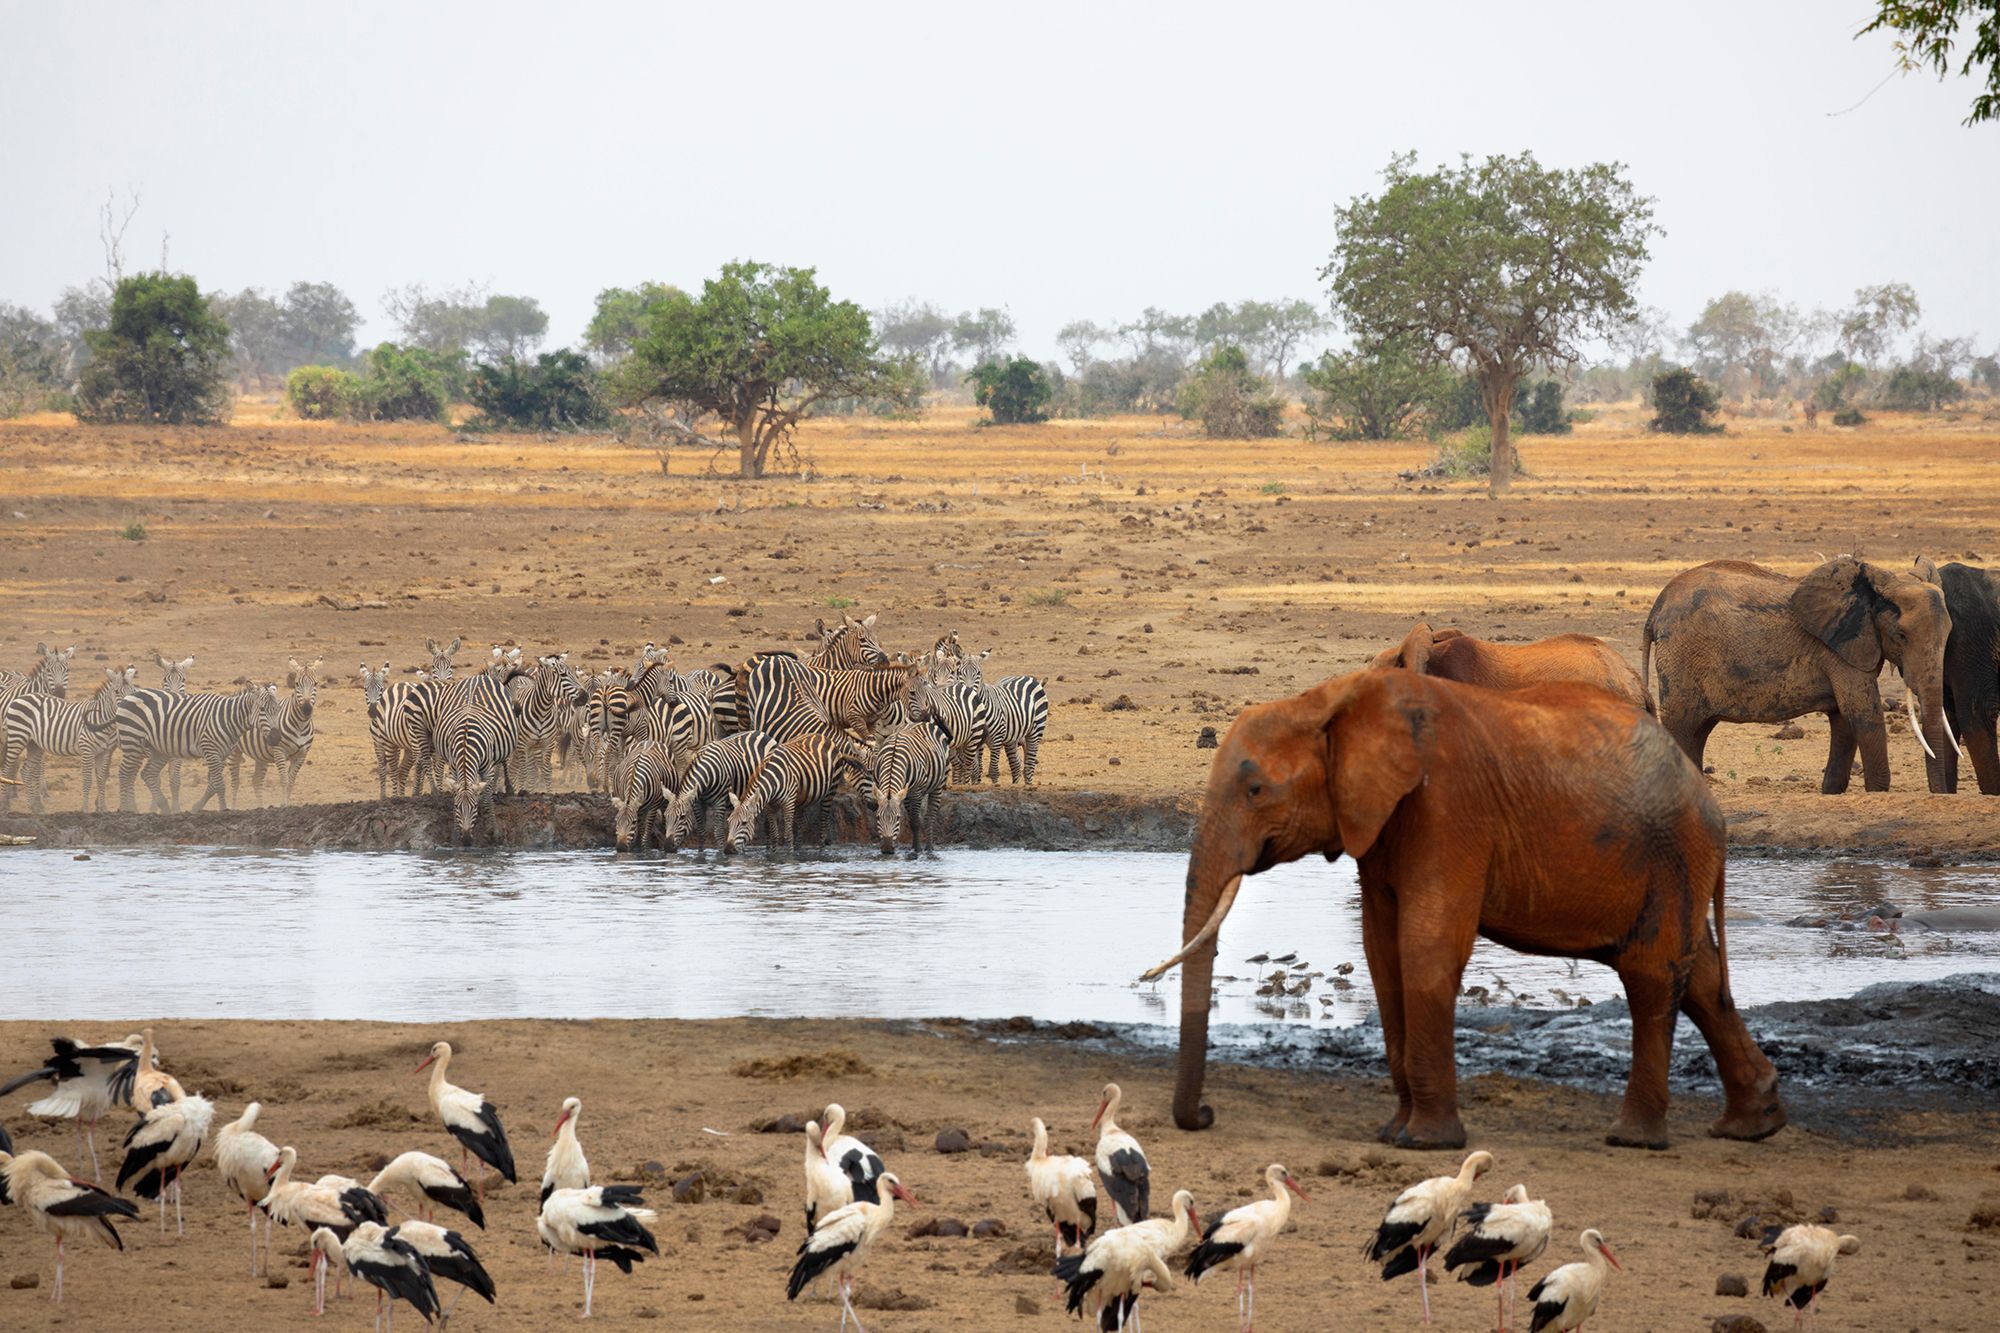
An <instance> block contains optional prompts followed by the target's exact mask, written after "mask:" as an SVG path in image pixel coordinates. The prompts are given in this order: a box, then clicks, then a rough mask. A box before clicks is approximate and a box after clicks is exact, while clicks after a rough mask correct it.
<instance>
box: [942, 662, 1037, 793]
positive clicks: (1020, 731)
mask: <svg viewBox="0 0 2000 1333" xmlns="http://www.w3.org/2000/svg"><path fill="white" fill-rule="evenodd" d="M992 655H993V650H992V649H991V648H988V649H986V650H985V651H984V652H980V653H972V654H968V655H966V656H964V657H962V658H960V659H959V661H958V667H957V675H958V678H959V679H960V680H962V681H964V682H965V683H966V684H967V685H971V686H973V687H974V688H975V689H978V690H979V691H980V692H981V694H982V695H984V696H985V699H986V715H987V721H986V735H985V738H984V742H983V743H984V745H985V747H986V751H987V760H986V762H987V770H986V780H987V781H988V782H993V783H997V782H999V781H1000V754H1001V752H1002V751H1005V752H1006V755H1007V777H1008V779H1009V780H1010V781H1013V782H1018V783H1020V784H1021V785H1022V786H1024V787H1032V786H1034V785H1035V765H1036V762H1037V758H1038V756H1039V755H1040V753H1041V749H1042V736H1043V734H1044V733H1046V732H1047V731H1048V727H1049V692H1048V690H1047V689H1046V688H1045V687H1044V686H1043V685H1042V682H1041V681H1039V680H1037V679H1035V677H1033V676H1004V677H1002V678H1001V679H999V680H996V681H994V682H993V683H992V684H991V685H988V684H986V683H985V681H984V680H982V679H981V678H980V671H979V664H980V663H981V662H983V661H985V660H986V659H987V658H988V657H991V656H992ZM978 767H979V765H978V760H977V757H976V756H975V758H974V762H973V769H974V777H975V780H976V779H977V774H978Z"/></svg>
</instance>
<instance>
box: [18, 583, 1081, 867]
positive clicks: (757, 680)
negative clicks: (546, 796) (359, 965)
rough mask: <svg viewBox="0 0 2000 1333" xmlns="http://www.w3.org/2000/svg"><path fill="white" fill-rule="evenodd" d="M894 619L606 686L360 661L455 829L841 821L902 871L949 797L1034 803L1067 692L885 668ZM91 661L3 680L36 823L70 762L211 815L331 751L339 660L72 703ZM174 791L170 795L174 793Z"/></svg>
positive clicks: (955, 650) (383, 722)
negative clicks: (393, 674) (864, 828)
mask: <svg viewBox="0 0 2000 1333" xmlns="http://www.w3.org/2000/svg"><path fill="white" fill-rule="evenodd" d="M875 619H876V618H875V617H874V616H873V615H870V616H868V617H866V618H864V619H859V620H857V619H855V618H854V617H852V616H849V615H846V614H845V613H843V614H842V615H841V618H840V620H839V621H838V623H834V624H828V623H827V622H826V621H824V620H816V621H815V622H814V626H813V629H812V631H811V633H810V635H809V638H811V639H812V640H813V641H814V642H815V643H816V644H817V647H815V648H814V649H813V650H812V651H809V652H804V653H799V652H794V651H791V650H789V649H771V650H766V651H762V652H758V653H754V654H752V655H751V656H750V657H749V658H747V659H746V660H744V661H743V662H741V663H738V664H735V665H733V666H732V665H730V664H728V663H717V664H716V665H714V666H708V667H699V668H696V669H694V670H690V671H685V672H683V671H679V670H677V669H676V668H675V666H674V664H673V661H672V659H671V657H670V655H669V653H668V651H667V649H665V648H662V647H658V646H656V645H654V644H650V643H649V644H647V645H646V646H645V647H644V648H643V649H642V650H641V652H640V654H639V658H638V660H637V661H636V662H634V663H633V664H632V665H631V666H630V667H611V668H607V669H605V670H602V671H596V672H587V671H584V670H581V669H579V668H578V667H577V666H576V665H574V664H572V663H571V662H570V660H569V654H568V653H551V654H546V655H543V656H540V657H537V658H533V659H532V660H530V659H526V658H524V657H523V655H522V651H521V649H520V648H519V647H506V646H501V645H497V644H496V645H494V646H493V648H492V650H491V655H490V657H489V658H488V660H487V662H486V663H485V664H484V665H483V666H482V667H481V668H480V669H478V670H476V671H472V672H469V673H462V672H461V671H460V669H459V668H458V667H457V665H456V663H455V660H454V659H455V658H456V655H457V653H458V650H459V644H460V641H459V640H458V639H456V638H454V639H451V640H449V641H448V642H444V643H440V642H439V641H438V640H436V639H430V640H427V641H426V648H427V649H428V652H429V656H430V660H429V665H428V666H427V667H422V668H413V669H412V670H411V672H410V673H409V674H411V675H412V676H413V677H414V679H411V680H407V681H391V679H390V670H391V667H390V664H389V663H387V662H384V663H383V664H382V665H381V666H380V667H378V668H370V667H369V666H368V664H367V663H365V662H364V663H362V664H361V669H360V674H359V677H358V679H359V683H360V685H361V688H362V692H363V697H364V699H365V701H366V704H367V709H368V732H369V739H370V741H371V743H372V745H373V748H374V752H375V776H376V786H377V791H378V794H379V795H380V796H382V797H387V796H388V795H389V794H390V793H391V791H393V792H394V794H395V795H397V796H402V795H403V794H404V792H405V790H408V791H409V792H410V793H411V794H421V793H422V792H423V790H424V787H425V784H426V783H427V782H428V784H429V786H430V788H431V790H432V791H434V792H438V793H449V794H450V797H451V804H452V810H453V819H454V834H455V836H456V838H457V839H458V840H459V841H462V842H470V841H472V840H473V839H474V838H475V837H476V836H477V835H478V834H479V833H480V832H481V831H482V829H483V830H484V831H485V832H486V833H487V834H488V835H489V836H497V832H498V829H497V822H496V821H497V814H496V810H495V806H494V797H495V795H496V793H502V792H504V793H508V794H512V793H514V792H516V791H540V792H548V791H553V790H555V784H556V780H557V778H558V777H559V776H562V775H565V774H568V773H569V771H570V770H571V769H577V770H580V784H581V785H583V786H585V787H586V788H587V789H588V790H590V791H597V792H603V793H605V794H607V795H608V796H609V797H610V799H611V801H612V805H613V808H614V811H615V813H616V840H617V845H618V848H619V849H620V850H621V851H625V850H634V849H643V848H646V847H650V846H658V847H660V848H661V849H662V850H665V851H673V850H676V849H677V848H678V846H679V845H680V844H681V843H683V842H686V841H688V840H689V839H690V838H692V839H693V840H694V842H695V844H696V845H697V846H698V847H703V848H705V847H706V846H707V842H708V837H709V831H710V824H711V822H712V821H719V822H722V823H723V828H722V830H721V836H722V848H723V850H724V851H726V852H740V851H743V850H745V849H746V848H747V847H748V846H749V844H750V842H751V840H752V839H753V838H754V837H755V836H756V835H757V833H758V832H759V830H762V832H763V833H764V835H765V837H766V839H767V841H768V842H769V843H770V844H771V845H773V846H774V847H775V846H776V845H777V844H779V843H781V842H782V843H789V844H790V845H791V846H792V847H793V848H794V849H796V848H797V847H798V846H799V844H800V840H801V838H802V836H803V834H804V833H805V832H806V831H807V829H808V826H810V825H812V824H813V823H814V821H817V829H818V835H819V840H820V842H821V843H822V844H824V843H825V842H826V841H827V839H828V837H829V836H830V833H831V831H832V817H833V815H834V814H835V813H836V812H837V811H845V812H846V813H847V814H848V816H849V819H848V823H849V825H850V828H851V827H854V826H857V825H860V824H863V823H867V824H872V830H871V832H872V836H873V838H874V840H875V841H877V842H879V843H880V845H881V848H882V851H883V852H884V854H888V853H890V852H892V851H893V850H894V849H895V846H896V844H897V842H898V840H899V839H901V838H903V837H905V836H907V838H908V841H909V844H910V850H911V851H912V853H915V852H917V851H919V850H924V849H928V848H929V846H930V838H931V836H932V828H933V826H934V822H935V819H936V815H937V811H938V804H939V800H940V798H941V797H942V795H943V792H944V790H945V789H946V787H947V786H966V785H970V784H973V783H976V782H977V781H978V780H979V778H980V772H981V769H982V768H983V769H984V770H985V775H986V780H987V781H989V782H998V781H999V780H1000V761H1001V758H1002V756H1005V758H1006V761H1007V768H1008V775H1009V778H1010V779H1011V780H1012V781H1014V782H1017V783H1023V784H1025V785H1028V786H1033V785H1034V781H1035V772H1036V769H1037V767H1038V765H1039V763H1040V755H1041V746H1042V738H1043V735H1044V734H1045V733H1046V731H1047V729H1048V720H1049V699H1048V691H1047V690H1046V689H1045V688H1044V686H1043V684H1042V682H1041V681H1040V680H1038V679H1036V678H1035V677H1033V676H1004V677H1000V678H999V679H996V680H992V681H988V680H986V679H985V675H984V667H985V663H986V662H987V660H988V659H989V658H990V657H991V656H992V650H991V649H987V650H984V651H982V652H972V651H969V650H968V649H966V648H965V647H964V646H963V645H961V644H960V642H959V638H958V635H957V633H956V632H955V631H954V632H950V633H946V634H944V635H941V636H939V638H938V639H937V641H936V642H935V643H934V644H933V645H932V646H931V648H930V650H929V651H927V652H924V653H922V654H921V655H918V656H914V657H913V656H910V655H907V654H901V653H899V654H896V655H894V656H891V655H890V654H889V653H887V652H885V651H883V648H882V645H881V644H880V643H879V642H878V641H877V639H876V637H875V633H874V629H875ZM75 652H76V649H75V647H74V646H73V645H72V646H70V647H67V648H61V649H58V648H53V647H51V646H49V645H47V644H37V645H36V656H35V659H34V660H33V661H32V662H31V663H29V664H28V667H27V670H25V671H22V672H0V809H4V808H6V806H7V805H8V804H9V803H11V801H12V799H13V792H14V788H15V787H25V788H26V789H27V792H28V797H29V800H30V802H31V803H32V805H33V808H34V809H35V811H36V812H37V813H40V812H41V810H42V808H43V805H44V801H45V799H46V780H45V767H46V763H47V760H48V759H49V758H50V757H52V756H53V757H57V758H72V759H75V760H77V761H78V763H79V765H80V767H81V771H82V787H83V805H84V808H85V809H88V808H89V806H90V800H91V786H92V782H93V780H95V783H96V788H97V808H98V810H99V811H103V810H104V809H106V808H107V806H108V803H109V791H110V786H111V779H112V771H113V756H114V755H116V756H117V759H118V762H117V764H116V770H117V780H118V793H119V795H118V808H119V809H120V810H123V811H133V810H136V809H137V804H136V795H135V793H136V788H137V783H138V781H139V780H140V779H143V780H144V781H145V783H146V786H147V788H148V789H149V790H150V791H151V793H152V797H153V805H152V808H153V810H154V811H155V812H169V813H171V812H174V811H177V810H178V809H179V808H180V766H181V764H182V763H183V762H184V761H186V762H200V763H202V764H204V765H205V766H206V769H207V774H208V780H207V784H206V787H205V789H204V790H203V792H202V795H201V796H200V798H199V799H197V800H196V801H195V803H194V809H196V810H201V809H203V808H205V807H206V806H207V805H208V803H209V802H210V801H211V800H213V801H215V802H216V803H217V804H218V806H219V807H220V808H223V809H227V808H228V805H229V802H230V800H231V799H232V790H231V789H232V788H233V789H234V791H233V799H235V800H236V801H237V802H238V803H240V802H241V800H242V767H243V764H244V762H245V761H246V760H248V761H249V762H250V763H251V765H252V771H251V784H252V789H253V791H254V793H255V794H256V797H257V798H258V799H260V800H261V799H262V795H263V787H264V778H265V774H266V771H267V770H271V769H275V771H276V772H277V774H278V776H279V778H280V799H281V800H282V801H284V802H287V803H289V802H290V800H291V797H292V792H293V787H294V784H295V783H296V782H297V779H298V776H299V772H300V770H301V769H302V768H303V767H304V765H305V762H306V760H307V758H308V757H309V756H310V755H311V752H312V746H313V740H314V735H315V727H316V722H315V712H316V708H317V702H318V692H319V684H320V669H321V667H322V662H321V661H320V660H319V659H315V660H313V661H311V662H310V663H305V664H301V663H300V662H299V660H298V659H297V658H292V659H290V661H289V664H288V670H287V672H286V674H285V677H284V687H283V690H282V691H281V690H280V688H279V686H278V684H277V683H276V682H267V683H252V684H249V685H246V686H244V687H243V688H241V689H239V690H236V691H234V692H227V691H224V692H204V691H191V690H189V689H188V688H187V677H188V671H189V669H190V668H191V667H192V666H193V665H194V660H195V659H194V658H193V656H189V657H186V658H181V659H172V658H169V657H167V656H165V655H164V654H161V653H158V652H155V653H154V658H155V660H156V661H157V663H158V665H159V668H160V671H161V679H160V684H159V685H158V686H157V687H151V688H142V687H140V686H139V685H138V683H137V680H138V668H137V667H136V666H131V665H127V666H123V667H107V668H106V669H105V671H104V679H103V680H102V681H101V682H100V683H99V684H98V686H97V688H96V691H95V693H94V694H93V696H92V697H91V699H90V700H89V701H88V702H86V703H75V702H71V701H70V700H69V699H68V697H67V695H68V687H69V669H70V660H71V658H72V657H73V656H74V655H75ZM163 779H166V780H167V781H170V783H171V788H172V791H171V794H169V792H168V790H167V788H166V786H165V785H163Z"/></svg>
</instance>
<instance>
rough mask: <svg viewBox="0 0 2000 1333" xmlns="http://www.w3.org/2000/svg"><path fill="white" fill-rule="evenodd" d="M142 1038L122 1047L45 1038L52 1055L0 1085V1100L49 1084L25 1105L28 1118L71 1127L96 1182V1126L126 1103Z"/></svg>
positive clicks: (127, 1041) (122, 1043)
mask: <svg viewBox="0 0 2000 1333" xmlns="http://www.w3.org/2000/svg"><path fill="white" fill-rule="evenodd" d="M143 1043H144V1038H143V1037H141V1036H140V1035H139V1034H138V1033H136V1032H135V1033H133V1034H131V1035H130V1036H128V1037H126V1038H125V1039H124V1040H123V1041H107V1042H101V1043H99V1044H97V1045H95V1046H86V1045H84V1044H83V1043H81V1042H79V1041H75V1040H73V1039H71V1038H69V1037H51V1038H50V1039H49V1047H50V1049H51V1050H52V1051H53V1052H54V1054H52V1055H50V1056H49V1058H48V1059H47V1060H45V1061H44V1062H43V1063H42V1065H41V1066H40V1067H39V1068H36V1069H30V1070H29V1071H28V1072H27V1073H25V1074H22V1075H21V1076H20V1077H18V1078H14V1079H10V1080H8V1081H7V1082H6V1083H4V1084H0V1097H4V1096H6V1095H7V1094H8V1093H10V1092H13V1091H15V1090H16V1089H19V1088H24V1087H26V1086H27V1085H28V1084H30V1083H48V1084H52V1085H53V1086H52V1088H51V1090H50V1091H49V1092H48V1094H47V1095H45V1096H43V1097H42V1098H41V1099H40V1100H39V1101H35V1102H31V1103H29V1105H28V1114H29V1115H32V1116H41V1117H43V1118H45V1119H50V1120H74V1121H76V1146H77V1149H78V1151H79V1152H81V1151H83V1150H85V1149H88V1151H89V1154H90V1174H91V1176H92V1177H94V1178H95V1177H101V1176H102V1175H103V1172H102V1170H101V1169H100V1168H99V1166H98V1164H97V1122H98V1121H99V1120H102V1119H103V1118H104V1116H105V1114H106V1112H108V1111H110V1110H111V1108H112V1107H114V1106H129V1105H130V1104H131V1102H132V1077H133V1075H134V1074H135V1073H137V1072H138V1068H139V1048H140V1046H141V1045H142V1044H143Z"/></svg>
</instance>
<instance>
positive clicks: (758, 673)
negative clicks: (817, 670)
mask: <svg viewBox="0 0 2000 1333" xmlns="http://www.w3.org/2000/svg"><path fill="white" fill-rule="evenodd" d="M809 671H810V668H808V667H807V666H806V664H805V663H803V662H801V661H799V659H798V658H796V657H793V656H790V655H789V654H777V653H774V654H771V655H769V656H765V657H760V658H758V659H756V660H755V661H754V662H753V663H752V664H751V666H750V669H749V672H748V675H747V678H746V680H745V682H744V689H743V696H744V698H745V699H746V700H748V701H749V706H750V729H751V730H752V731H759V732H763V733H764V734H765V735H767V736H769V737H770V738H771V739H772V740H776V741H788V740H791V739H792V738H793V737H794V736H813V735H825V734H827V733H828V732H831V731H832V730H833V719H832V718H830V717H829V716H827V711H826V708H825V706H824V705H823V704H821V703H820V700H819V695H818V694H817V693H815V692H814V690H813V688H812V686H811V684H810V683H809V682H808V673H809Z"/></svg>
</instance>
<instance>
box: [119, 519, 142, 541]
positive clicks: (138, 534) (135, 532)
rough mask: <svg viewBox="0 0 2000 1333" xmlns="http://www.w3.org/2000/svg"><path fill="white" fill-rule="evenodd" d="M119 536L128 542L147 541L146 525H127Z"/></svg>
mask: <svg viewBox="0 0 2000 1333" xmlns="http://www.w3.org/2000/svg"><path fill="white" fill-rule="evenodd" d="M118 535H119V536H120V537H121V538H123V539H124V540H126V541H128V542H142V541H145V540H146V525H145V524H144V523H127V524H126V525H125V526H124V528H123V529H122V530H120V532H119V533H118Z"/></svg>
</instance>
